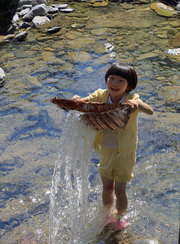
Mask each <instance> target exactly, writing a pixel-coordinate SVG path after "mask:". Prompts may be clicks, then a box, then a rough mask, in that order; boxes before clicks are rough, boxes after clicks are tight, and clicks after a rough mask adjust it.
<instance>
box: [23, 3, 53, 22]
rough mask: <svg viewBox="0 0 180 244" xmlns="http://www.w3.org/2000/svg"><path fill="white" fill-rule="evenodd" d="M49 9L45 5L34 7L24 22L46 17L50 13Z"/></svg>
mask: <svg viewBox="0 0 180 244" xmlns="http://www.w3.org/2000/svg"><path fill="white" fill-rule="evenodd" d="M48 10H49V7H48V6H46V5H45V4H39V5H36V6H34V7H33V8H32V9H31V10H30V11H29V13H27V14H26V15H24V17H23V18H22V19H23V20H24V21H27V22H30V21H32V19H33V18H34V17H35V16H45V15H46V14H47V13H48Z"/></svg>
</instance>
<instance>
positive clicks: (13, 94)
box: [0, 2, 180, 244]
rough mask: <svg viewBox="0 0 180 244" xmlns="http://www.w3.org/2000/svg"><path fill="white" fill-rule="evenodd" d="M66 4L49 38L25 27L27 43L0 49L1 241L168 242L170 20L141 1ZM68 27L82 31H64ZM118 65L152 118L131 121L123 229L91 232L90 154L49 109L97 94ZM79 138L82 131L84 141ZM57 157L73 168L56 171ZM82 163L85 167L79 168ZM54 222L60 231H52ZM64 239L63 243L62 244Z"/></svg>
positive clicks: (175, 111)
mask: <svg viewBox="0 0 180 244" xmlns="http://www.w3.org/2000/svg"><path fill="white" fill-rule="evenodd" d="M69 5H72V6H73V7H74V8H75V12H74V13H71V14H66V15H64V14H60V15H58V16H57V17H56V18H55V19H54V20H52V22H51V25H54V26H55V25H58V26H59V25H60V26H61V27H62V29H61V31H60V32H59V33H57V34H55V35H47V34H46V28H47V27H42V28H40V29H38V30H37V29H31V30H30V31H29V32H28V38H27V41H26V42H23V43H4V44H1V49H0V65H1V67H2V68H3V69H4V71H5V73H6V82H5V84H4V86H3V87H1V89H0V117H1V119H0V127H1V133H0V148H1V160H0V176H1V184H0V190H1V191H0V211H1V216H0V243H3V244H4V243H23V244H27V243H33V242H37V243H48V242H49V236H50V238H52V239H53V238H54V239H53V240H55V239H57V240H60V241H59V242H58V241H57V242H56V243H75V239H77V240H78V241H77V242H76V243H80V241H81V242H82V243H89V244H90V243H99V244H100V243H101V244H102V243H135V244H139V243H154V244H155V243H165V244H166V243H167V244H175V243H177V240H178V229H179V223H178V221H179V220H178V215H179V210H178V206H179V203H178V199H179V189H178V187H179V171H180V168H179V162H178V160H177V159H178V158H179V98H178V92H179V84H178V79H179V75H178V74H179V73H178V67H179V60H178V57H176V56H173V55H172V56H171V55H167V50H168V49H169V48H174V47H173V44H172V43H173V41H174V38H175V36H176V34H177V33H178V27H176V24H175V22H176V17H172V18H164V17H161V16H158V15H156V14H155V13H154V12H152V11H151V10H150V9H149V4H142V5H141V4H120V3H112V4H110V5H109V6H108V7H107V8H91V7H89V5H88V3H78V2H75V3H73V2H71V3H69ZM135 13H136V14H135ZM127 19H128V21H125V20H127ZM75 23H77V24H82V23H83V24H84V26H85V27H84V28H75V27H74V26H73V27H72V25H73V24H75ZM77 51H78V52H77ZM116 60H121V61H123V62H129V63H130V64H132V65H133V66H134V67H135V69H136V70H137V73H138V77H139V84H138V87H137V90H136V91H137V93H139V94H140V97H141V98H142V100H143V101H146V102H147V103H149V104H150V105H151V106H152V107H153V108H154V111H155V113H154V115H153V117H148V116H145V115H140V118H139V146H138V151H137V164H136V166H135V172H134V174H135V177H134V179H133V180H132V181H131V182H130V183H129V185H128V199H129V208H128V212H127V216H128V221H129V227H128V229H127V230H126V231H124V232H122V233H118V234H117V233H116V234H112V233H110V232H109V233H103V235H99V234H100V232H101V229H102V228H101V227H102V220H103V216H102V213H101V210H102V209H101V183H100V179H99V174H98V167H97V165H98V162H99V160H98V157H97V155H95V154H92V155H91V157H90V156H89V155H90V152H89V151H88V150H89V149H88V147H87V148H85V149H84V150H85V151H84V152H86V151H88V153H87V154H86V153H85V154H84V155H85V156H84V161H83V160H82V158H81V156H82V155H83V150H82V147H83V146H82V145H81V143H80V142H79V140H78V138H77V131H78V130H77V131H76V130H74V129H73V126H74V125H72V126H70V129H69V131H70V133H71V138H70V137H69V135H68V136H66V137H63V135H64V134H63V131H65V130H66V129H67V127H66V124H67V123H66V122H65V121H66V119H67V113H66V112H64V111H61V110H59V109H57V108H56V107H55V106H54V105H53V104H50V99H51V98H52V97H53V96H59V97H63V98H70V97H71V96H72V95H74V94H79V95H80V96H86V95H87V94H88V93H90V92H92V91H94V90H95V89H97V88H99V87H101V88H105V82H104V74H105V71H106V70H107V68H108V67H109V65H110V63H112V62H114V61H116ZM75 126H76V123H75ZM83 130H84V129H83ZM83 130H82V131H81V132H79V133H84V132H83ZM73 131H74V132H73ZM85 131H86V130H85ZM86 132H87V131H86ZM73 133H74V134H73ZM90 134H91V133H90ZM66 135H67V134H66ZM91 136H92V137H91V139H93V133H92V134H91ZM62 138H64V139H63V140H62ZM87 138H89V135H88V136H87V135H86V134H85V138H84V144H87V143H86V139H87ZM70 139H71V140H70ZM87 141H88V143H90V139H89V140H87ZM72 142H73V143H72ZM91 142H92V141H91ZM73 146H74V149H73V148H72V147H73ZM81 146H82V147H81ZM77 148H78V152H76V150H75V149H77ZM73 150H75V151H73ZM72 152H74V154H72ZM78 153H79V154H78ZM59 155H63V156H62V157H60V156H59ZM68 156H69V158H66V159H67V160H65V157H68ZM70 156H71V158H70ZM73 157H76V164H74V165H73V162H72V158H73ZM78 157H80V158H78ZM89 157H90V158H89ZM63 160H65V161H66V162H69V164H70V165H73V167H64V166H63V163H62V162H63ZM86 161H88V162H87V164H86V166H83V167H85V168H83V167H79V166H82V165H83V162H86ZM55 162H56V163H55ZM58 165H59V166H58ZM75 165H77V167H75ZM58 167H59V168H58ZM61 167H62V168H61ZM60 169H62V170H60ZM72 170H74V172H75V174H74V173H73V171H72ZM63 172H64V174H63V175H62V173H63ZM80 172H81V173H82V172H83V173H84V176H85V177H84V180H85V182H84V183H83V184H84V186H86V189H87V191H84V189H83V188H82V187H81V186H82V180H83V177H82V178H81V177H80V176H78V177H75V175H76V176H77V175H79V173H80ZM85 172H86V173H85ZM56 173H57V174H59V173H61V178H58V177H57V178H56V177H55V176H56ZM53 177H54V178H53ZM56 180H57V181H56ZM59 181H61V182H60V183H61V184H62V185H61V186H60V185H58V182H59ZM53 183H54V185H53ZM55 183H56V184H55ZM62 186H63V187H62ZM59 192H61V193H62V195H61V194H58V193H59ZM69 192H72V194H71V195H70V196H69ZM53 194H54V195H53ZM63 196H65V197H64V198H62V197H63ZM83 196H85V197H84V198H83ZM53 197H55V198H53ZM50 200H51V202H50ZM82 200H84V201H85V203H86V204H84V202H81V201H82ZM71 202H72V203H73V204H74V203H76V204H75V205H73V204H71ZM53 204H54V207H53ZM63 204H64V205H63ZM67 206H68V207H67ZM83 211H84V212H83ZM85 213H86V214H85ZM49 214H50V218H49ZM58 216H60V217H58ZM77 216H78V217H77ZM62 218H63V219H64V220H63V223H62V222H61V219H62ZM77 218H78V219H77ZM49 223H50V227H49ZM62 224H63V228H64V229H61V228H60V229H59V226H61V225H62ZM62 238H65V239H64V240H66V241H64V242H61V240H62ZM66 238H67V239H66ZM82 239H83V240H82ZM79 240H80V241H79ZM85 240H86V241H85ZM88 240H89V241H88Z"/></svg>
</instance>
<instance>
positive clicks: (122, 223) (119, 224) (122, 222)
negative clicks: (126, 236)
mask: <svg viewBox="0 0 180 244" xmlns="http://www.w3.org/2000/svg"><path fill="white" fill-rule="evenodd" d="M127 226H128V223H127V219H126V217H123V218H121V219H118V220H116V222H115V223H114V224H113V229H114V231H121V230H123V229H125V228H127Z"/></svg>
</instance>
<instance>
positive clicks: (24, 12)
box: [19, 8, 31, 18]
mask: <svg viewBox="0 0 180 244" xmlns="http://www.w3.org/2000/svg"><path fill="white" fill-rule="evenodd" d="M30 10H31V9H30V8H25V9H23V10H22V11H21V12H19V17H20V18H22V17H23V16H24V15H26V14H27V13H29V12H30Z"/></svg>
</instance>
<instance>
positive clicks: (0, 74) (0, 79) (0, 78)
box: [0, 68, 6, 87]
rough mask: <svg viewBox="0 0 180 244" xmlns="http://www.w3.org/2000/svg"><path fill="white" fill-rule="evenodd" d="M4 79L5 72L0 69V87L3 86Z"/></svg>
mask: <svg viewBox="0 0 180 244" xmlns="http://www.w3.org/2000/svg"><path fill="white" fill-rule="evenodd" d="M5 79H6V75H5V72H4V70H3V69H2V68H0V87H2V86H3V84H4V82H5Z"/></svg>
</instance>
